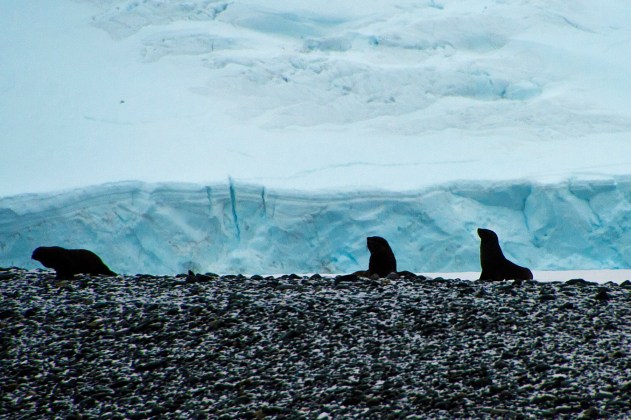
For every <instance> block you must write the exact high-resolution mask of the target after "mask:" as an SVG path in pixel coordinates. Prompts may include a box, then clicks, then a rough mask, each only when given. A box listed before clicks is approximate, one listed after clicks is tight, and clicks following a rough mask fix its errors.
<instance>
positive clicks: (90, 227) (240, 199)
mask: <svg viewBox="0 0 631 420" xmlns="http://www.w3.org/2000/svg"><path fill="white" fill-rule="evenodd" d="M630 197H631V178H628V177H622V178H607V179H604V178H603V179H601V180H599V181H580V180H574V181H569V182H564V183H559V184H554V185H550V184H537V183H531V182H525V181H523V182H518V183H509V182H504V183H473V182H471V183H454V184H445V185H440V186H435V187H431V188H426V189H422V190H418V191H415V192H408V193H392V192H384V191H353V192H340V191H335V192H331V193H324V192H321V193H309V194H306V193H301V192H295V191H287V190H268V189H266V188H264V187H260V186H253V185H246V184H239V183H225V184H215V185H210V186H204V185H196V184H145V183H122V184H108V185H103V186H100V187H93V188H86V189H80V190H71V191H66V192H60V193H55V194H32V195H21V196H14V197H6V198H0V251H1V252H0V266H5V267H7V266H18V267H24V268H41V265H40V264H39V263H38V262H37V261H33V260H31V259H30V257H31V253H32V251H33V249H35V248H36V247H38V246H51V245H59V246H63V247H65V248H87V249H90V250H92V251H94V252H96V253H97V254H98V255H100V256H101V257H102V259H103V260H104V262H105V263H106V264H107V265H108V266H109V267H110V268H111V269H112V270H113V271H115V272H117V273H128V274H134V273H151V274H177V273H183V272H186V271H187V270H189V269H192V270H194V271H201V272H206V271H212V272H216V273H222V274H235V273H243V274H277V273H281V274H282V273H292V272H293V273H316V272H319V273H348V272H354V271H357V270H363V269H366V268H367V267H368V259H369V252H368V250H367V248H366V237H367V236H375V235H377V236H382V237H384V238H386V239H387V240H388V242H389V243H390V245H391V247H392V249H393V251H394V253H395V256H396V257H397V261H398V268H399V269H400V270H408V271H412V272H415V273H431V272H466V271H468V272H476V271H477V272H478V273H479V270H480V263H479V244H480V239H479V238H478V236H477V233H476V229H477V228H478V227H486V228H490V229H493V230H494V231H495V232H497V234H498V235H499V238H500V244H501V246H502V248H503V250H504V253H505V255H506V256H507V257H508V258H509V259H511V260H513V261H514V262H516V263H518V264H520V265H523V266H527V267H529V268H530V269H531V270H533V271H534V272H535V275H536V274H537V271H542V270H579V269H580V270H588V269H591V270H605V269H628V268H629V267H631V247H630V244H631V220H630V218H631V198H630ZM471 278H477V277H471ZM564 280H567V278H565V279H564Z"/></svg>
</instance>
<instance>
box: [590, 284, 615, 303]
mask: <svg viewBox="0 0 631 420" xmlns="http://www.w3.org/2000/svg"><path fill="white" fill-rule="evenodd" d="M608 292H609V290H608V289H607V288H605V287H600V288H599V289H598V293H597V294H596V296H594V299H596V300H597V301H599V302H606V301H608V300H610V299H611V295H610V294H609V293H608Z"/></svg>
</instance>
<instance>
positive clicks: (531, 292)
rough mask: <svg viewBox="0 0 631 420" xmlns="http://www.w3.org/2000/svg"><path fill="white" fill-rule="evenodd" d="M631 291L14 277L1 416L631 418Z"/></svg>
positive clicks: (1, 344)
mask: <svg viewBox="0 0 631 420" xmlns="http://www.w3.org/2000/svg"><path fill="white" fill-rule="evenodd" d="M629 291H630V290H629V282H626V283H625V284H623V285H617V284H614V283H608V284H605V285H597V284H594V283H587V282H584V281H569V282H566V283H560V282H555V283H537V282H532V281H529V282H524V283H522V284H516V283H514V282H496V283H483V282H470V281H460V280H424V279H423V278H420V277H409V278H399V279H372V280H370V279H356V280H355V281H341V279H340V278H337V279H332V278H323V277H320V276H313V277H311V278H309V277H298V276H284V277H282V278H274V277H267V278H262V277H253V278H246V277H237V276H224V277H220V278H218V277H216V276H214V275H189V276H181V277H152V276H124V277H123V276H119V277H101V278H87V277H79V278H78V279H76V280H75V281H62V282H56V281H55V280H54V278H53V276H52V274H50V273H42V272H35V271H32V272H26V271H22V270H11V271H0V296H1V299H2V302H3V304H2V307H1V308H0V326H1V327H2V328H0V355H1V356H2V360H3V362H2V363H0V377H2V383H0V390H1V391H2V392H0V417H3V418H4V417H6V418H24V419H26V418H53V417H60V418H68V417H69V416H73V418H77V416H84V417H89V418H130V419H141V418H147V417H150V416H151V417H154V416H162V417H164V416H168V417H186V418H225V419H231V418H262V417H265V416H270V417H271V418H274V417H280V418H310V419H311V418H323V419H324V418H350V417H354V418H371V419H372V418H374V419H383V418H412V419H422V418H481V417H488V418H524V419H526V418H527V419H530V418H532V419H539V418H572V419H576V418H582V419H591V418H611V419H625V418H629V417H630V416H631V398H630V397H629V395H630V394H631V393H630V391H631V382H630V380H631V378H630V377H629V371H630V370H631V361H630V356H631V354H630V348H631V342H630V341H629V340H630V338H631V323H629V322H628V320H629V319H630V317H631V310H630V308H631V306H630V303H631V301H630V295H629Z"/></svg>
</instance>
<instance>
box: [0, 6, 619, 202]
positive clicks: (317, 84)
mask: <svg viewBox="0 0 631 420" xmlns="http://www.w3.org/2000/svg"><path fill="white" fill-rule="evenodd" d="M0 40H2V43H3V45H6V46H7V48H4V49H3V55H2V57H1V59H0V126H1V127H2V132H1V133H0V141H1V143H2V155H1V156H0V196H6V195H12V194H21V193H28V192H43V191H55V190H59V189H65V188H71V187H77V186H87V185H93V184H101V183H107V182H113V181H124V180H142V181H149V182H156V181H167V182H172V181H177V182H179V181H185V182H195V183H216V182H222V181H223V180H225V179H226V178H227V177H228V176H231V177H232V178H233V179H236V180H239V181H242V182H247V183H255V184H260V185H265V186H267V187H268V188H291V189H299V190H305V191H309V190H315V189H320V188H356V187H363V188H367V189H372V188H382V189H388V190H392V191H395V190H396V191H402V190H403V191H404V190H409V189H417V188H422V187H427V186H431V185H435V184H438V183H444V182H451V181H457V180H463V179H465V180H466V179H482V180H506V179H516V178H526V179H529V180H536V181H538V182H559V181H563V180H566V179H567V178H568V177H569V176H572V175H576V174H579V173H580V174H588V175H595V174H627V173H629V168H630V166H631V165H630V161H631V159H630V158H629V156H631V142H630V141H629V138H630V132H631V108H630V107H629V101H628V92H629V90H630V89H631V58H630V57H631V54H629V50H630V46H631V42H630V40H631V8H629V7H627V5H626V4H625V3H624V2H617V1H611V0H609V1H604V2H593V1H586V0H576V1H572V2H567V1H550V0H546V1H543V0H529V1H521V0H501V1H500V0H463V1H457V2H456V1H442V0H421V1H419V0H396V1H389V0H388V1H386V0H368V1H344V2H330V1H323V0H309V1H288V0H280V1H273V2H270V1H268V0H232V1H229V0H188V1H185V2H181V1H163V0H143V1H137V0H133V1H132V0H57V1H54V2H51V1H45V0H21V1H19V2H15V1H14V2H11V1H4V2H0Z"/></svg>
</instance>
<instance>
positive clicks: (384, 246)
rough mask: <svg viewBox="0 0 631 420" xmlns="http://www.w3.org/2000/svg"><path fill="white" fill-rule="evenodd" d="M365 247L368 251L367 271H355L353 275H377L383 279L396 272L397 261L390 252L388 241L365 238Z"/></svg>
mask: <svg viewBox="0 0 631 420" xmlns="http://www.w3.org/2000/svg"><path fill="white" fill-rule="evenodd" d="M366 245H367V246H368V250H369V251H370V260H368V271H356V272H355V273H353V275H355V276H360V277H370V276H372V275H373V274H377V275H378V276H379V277H382V278H383V277H386V276H387V275H388V274H390V273H396V272H397V259H396V258H395V257H394V252H392V248H390V244H388V241H386V240H385V239H383V238H382V237H381V236H369V237H367V238H366Z"/></svg>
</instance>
